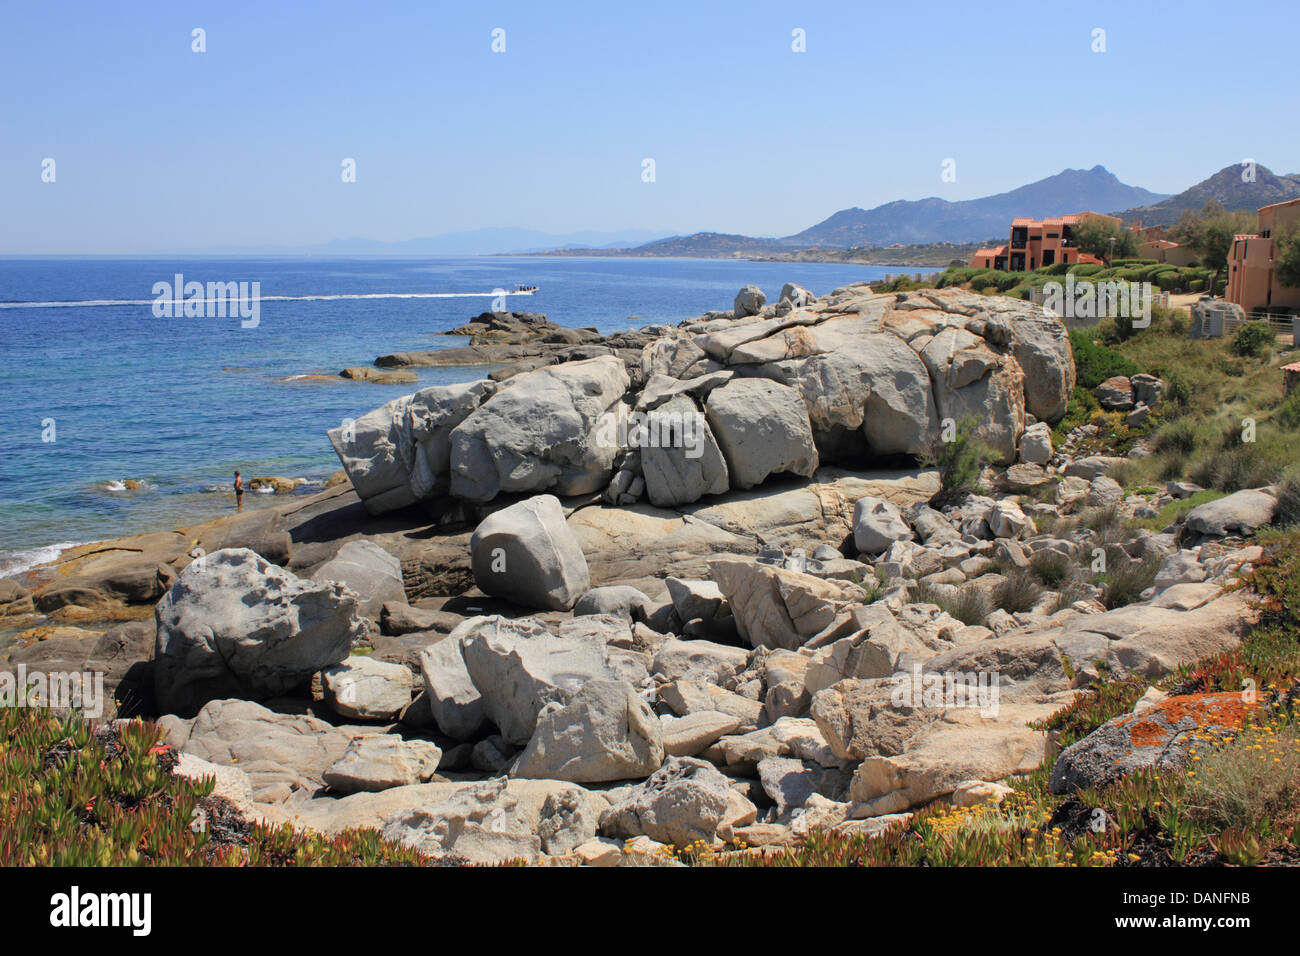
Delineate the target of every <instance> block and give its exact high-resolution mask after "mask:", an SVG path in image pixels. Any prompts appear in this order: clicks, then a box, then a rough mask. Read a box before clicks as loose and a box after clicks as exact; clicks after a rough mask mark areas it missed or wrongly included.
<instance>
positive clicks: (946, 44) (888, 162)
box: [0, 0, 1300, 254]
mask: <svg viewBox="0 0 1300 956" xmlns="http://www.w3.org/2000/svg"><path fill="white" fill-rule="evenodd" d="M979 7H983V8H985V9H978V8H979ZM1297 25H1300V13H1297V7H1296V5H1295V4H1294V2H1293V0H1291V2H1284V3H1268V2H1263V3H1252V4H1250V5H1249V6H1248V7H1234V6H1232V5H1224V4H1221V3H1201V2H1188V3H1133V2H1126V3H1114V4H1112V3H1090V4H1079V3H1059V2H1058V3H1052V2H1046V3H1044V2H1037V3H1000V4H982V5H976V4H970V3H961V4H956V3H952V4H949V3H936V2H927V3H891V4H881V3H875V2H871V3H866V2H852V3H849V2H844V3H816V2H761V0H759V2H746V3H724V2H710V0H696V2H692V3H676V2H668V0H655V2H651V3H611V2H609V0H601V2H581V3H579V2H554V3H552V2H547V3H538V2H535V0H534V2H532V3H475V4H466V3H463V2H457V3H442V2H424V3H398V2H394V3H385V2H382V0H375V2H371V3H331V2H315V3H311V4H305V3H304V4H300V5H295V4H280V3H275V2H260V3H245V2H221V3H176V2H174V0H173V2H168V3H128V4H105V3H103V2H102V0H97V2H83V3H60V2H42V3H39V4H36V3H19V2H16V0H3V6H2V7H0V89H3V91H4V95H3V97H2V98H0V253H7V254H15V253H18V254H24V253H130V252H139V251H166V250H178V251H193V250H200V249H209V248H228V247H232V246H245V245H247V246H271V245H278V244H307V243H316V242H325V241H328V240H330V239H336V238H345V237H366V238H374V239H390V240H391V239H407V238H413V237H418V236H429V235H435V234H437V233H441V232H447V231H455V230H466V229H475V228H480V227H488V226H522V227H528V228H535V229H542V230H545V231H548V232H570V231H577V230H585V229H597V230H618V229H629V228H644V229H656V230H664V231H676V232H690V231H695V230H700V229H713V230H718V231H725V232H743V233H748V234H751V235H784V234H788V233H791V232H795V231H798V230H800V229H803V228H805V227H806V226H809V225H811V224H812V223H814V222H816V221H818V220H820V219H822V218H824V217H825V216H827V215H829V214H830V213H832V212H834V211H835V210H837V209H841V208H844V207H846V206H853V205H858V206H864V207H869V206H873V205H877V204H879V203H882V202H888V201H890V200H893V199H900V198H901V199H919V198H922V197H925V196H942V197H944V198H946V199H969V198H974V197H977V196H983V195H988V194H990V193H995V192H1000V191H1003V190H1006V189H1011V188H1014V187H1016V186H1019V185H1023V184H1024V183H1027V182H1031V181H1033V180H1036V179H1040V178H1042V177H1044V176H1047V175H1051V174H1052V173H1055V172H1058V171H1060V170H1061V169H1063V168H1066V167H1075V168H1079V167H1082V168H1087V167H1091V166H1093V165H1095V164H1097V163H1101V164H1103V165H1105V166H1106V167H1107V168H1109V169H1110V170H1111V171H1113V172H1114V173H1115V174H1116V175H1118V176H1119V178H1120V179H1121V180H1123V181H1125V182H1127V183H1131V184H1134V185H1140V186H1145V187H1147V188H1149V189H1154V190H1157V191H1161V192H1177V191H1179V190H1181V189H1183V188H1186V187H1187V186H1189V185H1191V184H1192V183H1194V182H1196V181H1198V180H1200V179H1202V178H1204V177H1205V176H1207V175H1209V174H1210V173H1212V172H1214V171H1215V170H1218V169H1220V168H1222V167H1223V166H1226V165H1228V164H1230V163H1235V162H1240V161H1241V160H1242V159H1243V158H1246V157H1250V158H1254V159H1256V160H1257V161H1259V162H1260V163H1263V164H1264V165H1266V166H1269V167H1270V168H1271V169H1273V171H1274V172H1278V173H1286V172H1295V171H1296V170H1298V169H1300V122H1298V121H1297V120H1300V116H1297V111H1298V107H1297V103H1298V102H1300V98H1298V97H1297V96H1296V88H1297V83H1296V79H1295V72H1294V71H1295V66H1294V62H1293V60H1292V58H1290V57H1288V56H1284V55H1282V54H1281V53H1280V52H1278V51H1280V49H1281V48H1282V45H1283V44H1284V43H1290V42H1291V40H1292V39H1293V38H1294V36H1295V35H1296V27H1297ZM195 27H201V28H203V29H204V30H205V31H206V42H207V52H206V53H202V54H198V53H194V52H192V51H191V30H192V29H193V28H195ZM498 27H500V28H503V29H504V30H505V31H506V51H505V52H504V53H493V52H492V50H491V43H492V36H491V32H492V30H493V29H494V28H498ZM795 28H800V29H803V30H804V31H806V37H807V41H806V42H807V52H805V53H794V52H792V50H791V33H792V30H794V29H795ZM1094 28H1102V29H1104V30H1105V31H1106V52H1105V53H1093V52H1092V50H1091V45H1092V42H1093V41H1092V31H1093V30H1094ZM1270 50H1273V51H1274V52H1272V53H1269V52H1268V51H1270ZM46 157H50V158H53V159H54V160H55V162H56V176H57V179H56V182H55V183H52V184H51V183H42V182H41V163H42V160H43V159H45V158H46ZM345 157H350V158H353V159H355V160H356V163H357V181H356V182H355V183H348V184H345V183H342V182H341V181H340V164H341V162H342V160H343V159H344V158H345ZM646 157H650V158H653V159H654V160H655V164H656V181H655V182H654V183H645V182H642V179H641V168H642V160H643V159H644V158H646ZM947 158H952V159H954V160H955V161H956V172H957V178H956V181H955V182H943V181H941V178H940V171H941V164H942V162H943V160H944V159H947Z"/></svg>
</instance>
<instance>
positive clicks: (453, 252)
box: [310, 227, 666, 256]
mask: <svg viewBox="0 0 1300 956" xmlns="http://www.w3.org/2000/svg"><path fill="white" fill-rule="evenodd" d="M664 235H666V233H664V232H662V231H654V230H651V229H624V230H620V231H617V232H593V231H586V232H570V233H563V234H557V233H551V232H541V231H540V230H537V229H515V228H510V227H503V228H489V229H472V230H469V231H467V232H444V233H440V234H438V235H436V236H429V237H427V238H423V239H404V240H401V241H398V242H384V241H382V240H378V239H335V240H333V241H332V242H327V243H324V244H322V245H319V246H313V247H311V249H310V251H311V252H313V253H315V254H318V255H326V256H408V255H409V256H489V255H508V254H510V253H533V252H542V251H544V250H546V249H554V248H556V247H557V246H565V247H567V248H577V249H592V250H602V249H619V248H627V247H629V246H636V245H640V244H643V243H645V242H647V241H649V240H652V239H659V238H661V237H663V236H664Z"/></svg>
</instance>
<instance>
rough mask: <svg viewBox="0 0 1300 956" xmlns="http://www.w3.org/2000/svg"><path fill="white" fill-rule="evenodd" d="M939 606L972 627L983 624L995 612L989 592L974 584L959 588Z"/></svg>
mask: <svg viewBox="0 0 1300 956" xmlns="http://www.w3.org/2000/svg"><path fill="white" fill-rule="evenodd" d="M939 607H941V608H942V609H943V610H945V611H947V612H948V613H949V614H950V615H952V616H953V617H955V618H956V619H957V620H959V621H961V622H962V623H963V624H968V625H970V626H972V627H979V626H983V625H984V622H986V621H987V620H988V619H989V615H990V614H992V613H993V602H992V601H990V600H989V596H988V594H987V593H985V592H984V591H983V590H981V589H980V588H977V587H974V586H973V585H966V586H965V587H962V588H958V589H957V593H956V594H955V595H953V597H951V598H949V599H947V600H945V601H944V602H943V603H942V604H940V605H939Z"/></svg>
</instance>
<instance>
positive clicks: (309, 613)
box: [154, 548, 366, 715]
mask: <svg viewBox="0 0 1300 956" xmlns="http://www.w3.org/2000/svg"><path fill="white" fill-rule="evenodd" d="M357 605H358V602H357V596H356V594H354V593H353V592H352V591H349V590H348V589H347V588H345V587H344V586H343V585H341V584H338V583H336V582H324V583H318V582H314V581H305V580H303V579H301V578H299V577H297V576H296V575H294V574H293V573H291V572H289V571H286V570H284V569H283V568H277V567H275V566H274V565H272V564H269V563H268V562H266V561H265V560H263V559H262V558H261V557H259V556H258V555H256V554H254V553H253V552H252V551H249V550H246V549H242V548H241V549H231V550H223V551H217V552H214V553H212V554H208V555H205V556H203V557H201V558H197V559H195V560H194V561H193V562H192V563H191V564H190V565H189V566H188V567H187V568H186V569H185V570H184V571H182V572H181V574H180V576H179V577H178V578H177V579H176V583H175V584H174V585H172V588H171V590H170V591H168V592H167V594H166V595H164V596H163V599H162V600H161V601H159V602H158V606H157V607H156V608H155V611H154V613H155V617H156V620H157V624H158V632H157V638H156V640H155V645H154V691H155V694H156V696H157V701H158V707H159V709H160V710H162V711H163V712H164V713H175V714H183V715H189V714H193V713H194V712H195V711H197V710H198V709H199V708H200V707H201V706H203V704H205V703H206V702H207V701H210V700H214V699H217V698H221V697H238V698H243V699H251V700H264V699H266V698H269V697H276V696H279V695H282V694H285V693H288V692H289V691H290V690H293V689H294V688H296V687H298V686H300V685H302V684H304V683H306V682H307V681H308V680H310V679H311V676H312V675H313V674H314V673H316V672H317V671H319V670H321V669H322V668H325V667H328V666H330V665H331V664H337V663H339V662H341V661H343V660H346V659H347V657H348V654H349V652H350V651H351V649H352V645H353V643H354V642H355V641H356V640H357V639H358V638H360V637H361V636H362V635H363V634H365V632H366V624H365V622H364V620H363V619H362V618H361V617H360V615H359V614H358V606H357Z"/></svg>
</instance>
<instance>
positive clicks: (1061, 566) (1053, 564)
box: [1029, 548, 1075, 591]
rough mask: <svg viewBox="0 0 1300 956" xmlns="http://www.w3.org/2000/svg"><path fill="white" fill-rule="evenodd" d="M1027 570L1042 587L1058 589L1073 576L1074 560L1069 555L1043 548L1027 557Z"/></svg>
mask: <svg viewBox="0 0 1300 956" xmlns="http://www.w3.org/2000/svg"><path fill="white" fill-rule="evenodd" d="M1029 570H1030V572H1032V573H1033V575H1034V577H1036V578H1037V579H1038V580H1039V581H1040V582H1041V583H1042V584H1043V586H1044V587H1048V588H1051V589H1052V590H1053V591H1059V590H1060V589H1061V587H1062V585H1064V584H1066V583H1068V582H1069V581H1070V579H1071V578H1072V577H1074V572H1075V562H1074V559H1073V558H1071V557H1070V556H1069V555H1066V554H1062V553H1061V552H1060V551H1052V550H1050V549H1046V548H1045V549H1043V550H1042V551H1038V552H1035V553H1034V555H1033V557H1031V558H1030V559H1029Z"/></svg>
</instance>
